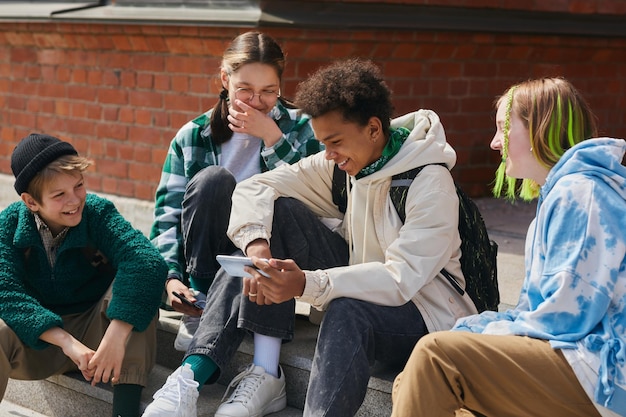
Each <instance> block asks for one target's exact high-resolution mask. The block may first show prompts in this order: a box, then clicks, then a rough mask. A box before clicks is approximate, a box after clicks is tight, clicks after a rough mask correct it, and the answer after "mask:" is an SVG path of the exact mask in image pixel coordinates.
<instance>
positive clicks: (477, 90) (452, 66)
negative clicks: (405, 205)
mask: <svg viewBox="0 0 626 417" xmlns="http://www.w3.org/2000/svg"><path fill="white" fill-rule="evenodd" d="M494 1H495V0H494ZM484 2H485V3H489V2H488V1H487V0H485V1H484ZM492 2H493V1H492ZM433 3H434V2H433ZM457 3H459V4H463V3H466V2H465V1H462V0H458V1H457ZM470 3H471V2H470ZM497 3H501V2H497ZM539 3H543V2H538V4H539ZM546 3H552V2H546ZM554 3H563V2H554ZM570 3H572V4H574V3H577V2H570ZM602 3H604V2H594V4H596V5H597V7H599V5H600V4H602ZM613 3H614V2H613ZM245 30H247V29H243V28H212V27H193V26H157V25H135V24H73V23H2V25H0V172H1V173H5V174H10V173H11V170H10V154H11V151H12V149H13V147H14V146H15V144H16V142H17V141H18V140H19V139H20V138H22V137H23V136H25V135H27V134H28V133H30V132H32V131H43V132H47V133H50V134H53V135H57V136H59V137H61V138H64V139H66V140H69V141H70V142H72V143H73V144H74V145H75V146H76V147H77V148H78V150H79V151H80V152H81V153H83V154H86V155H87V156H89V157H91V158H92V159H94V160H95V162H96V167H95V169H94V170H93V171H92V173H90V174H89V178H88V179H89V183H88V186H89V187H90V189H92V190H94V191H101V192H106V193H111V194H117V195H122V196H127V197H134V198H139V199H143V200H152V199H153V195H154V190H155V187H156V185H157V183H158V180H159V176H160V170H161V165H162V162H163V159H164V157H165V154H166V150H167V147H168V144H169V142H170V140H171V138H172V136H173V135H174V133H175V132H176V130H177V129H178V128H179V127H180V126H182V124H184V123H185V122H186V121H188V120H189V119H191V118H193V117H195V116H196V115H198V114H200V113H201V112H203V111H205V110H207V109H209V108H210V107H212V105H213V103H214V102H215V98H216V96H215V94H216V92H217V91H218V90H217V79H216V77H215V74H216V73H217V69H218V67H219V62H220V57H221V53H222V51H223V49H224V47H225V45H226V43H227V42H228V41H229V40H230V39H232V38H233V37H234V36H236V35H237V34H238V33H240V32H242V31H245ZM266 32H268V33H269V34H271V35H272V36H274V37H275V38H277V40H278V41H279V42H280V43H281V44H282V45H283V47H284V49H285V51H286V53H287V59H288V65H287V70H286V72H285V76H284V87H283V91H284V93H285V95H286V96H290V97H293V94H294V91H295V87H296V85H297V83H298V82H299V81H300V80H301V79H303V78H304V77H306V76H307V74H309V73H311V72H312V71H313V70H315V69H316V68H318V67H319V66H321V65H325V64H327V63H329V62H330V61H332V60H335V59H340V58H344V57H348V56H359V57H366V58H371V59H373V60H374V61H375V62H377V63H378V64H379V65H381V67H382V68H383V71H384V73H385V76H386V78H387V80H388V81H389V85H390V86H391V88H392V90H393V91H394V97H395V105H396V109H397V113H398V114H400V113H404V112H408V111H412V110H415V109H418V108H430V109H433V110H435V111H436V112H437V113H438V114H439V115H440V116H441V119H442V122H443V124H444V127H445V128H446V132H447V135H448V140H449V141H450V142H451V143H452V144H453V146H454V147H455V149H456V150H457V152H458V156H459V158H458V165H457V167H456V168H455V169H454V171H453V173H454V175H455V177H456V178H457V180H458V181H459V182H460V183H461V184H462V185H463V186H464V187H465V188H466V189H467V191H468V192H469V193H470V194H471V195H474V196H478V195H486V194H487V193H488V183H489V182H490V181H491V179H492V173H493V170H494V169H495V167H496V165H497V161H498V156H497V155H496V154H495V153H494V152H493V151H491V150H490V149H489V147H488V144H489V141H490V140H491V137H492V135H493V131H494V127H493V109H492V103H493V100H494V98H495V96H496V95H497V94H499V93H501V92H502V91H503V90H504V89H505V87H507V86H508V85H510V84H511V83H514V82H518V81H520V80H524V79H526V78H529V77H538V76H544V75H548V76H555V75H562V76H565V77H567V78H569V79H570V80H571V81H573V82H574V84H575V85H576V86H577V87H578V88H579V89H580V90H581V91H582V92H583V93H584V94H585V96H586V97H587V98H588V99H589V101H590V102H591V104H592V107H593V108H594V110H595V112H596V114H597V115H598V118H599V124H600V126H601V129H602V133H603V134H606V135H612V136H619V137H626V118H625V111H624V108H625V107H626V52H625V51H626V39H624V38H613V39H605V38H599V37H595V38H594V37H588V38H584V37H574V36H570V37H568V36H553V35H550V36H531V35H508V34H489V33H462V32H458V33H455V32H447V33H446V32H438V31H383V30H372V31H341V30H300V29H267V30H266Z"/></svg>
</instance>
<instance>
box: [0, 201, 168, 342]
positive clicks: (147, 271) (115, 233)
mask: <svg viewBox="0 0 626 417" xmlns="http://www.w3.org/2000/svg"><path fill="white" fill-rule="evenodd" d="M89 247H90V248H97V249H98V250H100V251H101V252H102V253H103V254H104V256H105V257H106V258H107V259H108V261H109V263H110V264H111V265H112V266H113V267H114V268H115V269H116V272H115V275H113V274H111V273H105V271H104V270H103V269H102V268H97V267H94V266H92V265H91V263H90V262H89V260H88V258H87V257H86V255H85V250H84V248H89ZM166 277H167V266H166V264H165V261H164V260H163V258H162V256H161V255H160V254H159V252H158V250H157V249H156V248H154V247H153V246H152V244H151V243H150V241H149V240H148V239H147V238H146V237H145V236H144V235H143V234H142V233H141V232H140V231H138V230H136V229H134V228H133V227H132V226H131V224H130V223H129V222H128V221H126V220H125V219H124V218H123V217H122V215H121V214H120V213H119V212H118V211H117V209H116V208H115V206H114V205H113V203H111V202H110V201H108V200H106V199H104V198H101V197H98V196H96V195H94V194H88V195H87V198H86V202H85V208H84V210H83V217H82V220H81V222H80V223H79V224H78V225H77V226H75V227H72V228H71V229H70V230H69V231H68V233H67V235H66V237H65V240H64V241H63V243H62V244H61V247H60V248H59V249H58V253H57V258H56V263H55V265H54V268H51V267H50V262H49V261H48V258H47V256H46V251H45V249H44V246H43V243H42V241H41V236H40V235H39V232H38V230H37V225H36V223H35V218H34V216H33V214H32V213H31V212H30V211H29V210H28V208H27V207H26V205H25V204H24V203H23V202H21V201H19V202H16V203H13V204H11V205H10V206H9V207H7V208H6V209H5V210H3V211H2V212H1V213H0V319H2V320H4V322H5V323H6V324H7V325H8V326H9V327H10V328H11V329H12V330H13V331H14V332H15V333H16V334H17V335H18V337H19V338H20V339H21V340H22V341H23V342H24V343H25V344H26V345H27V346H30V347H33V348H35V349H43V348H45V347H46V346H48V344H47V343H45V342H43V341H41V340H39V337H40V336H41V334H42V333H43V332H45V331H46V330H48V329H50V328H52V327H57V326H58V327H63V321H62V319H61V316H62V315H66V314H73V313H82V312H84V311H86V310H88V309H89V308H90V307H92V306H93V305H94V304H96V303H97V302H98V301H99V300H100V299H101V298H102V296H103V295H104V294H105V293H106V291H107V289H108V288H109V287H110V286H111V283H112V282H113V297H112V299H111V302H110V304H109V305H108V307H107V310H106V313H107V316H108V317H109V319H111V320H113V319H117V320H122V321H124V322H126V323H130V324H132V325H133V327H134V330H136V331H143V330H145V329H146V327H147V326H148V324H149V323H150V321H151V320H152V319H153V317H154V315H155V314H156V313H157V310H158V307H159V304H160V302H161V294H162V292H163V285H164V282H165V278H166Z"/></svg>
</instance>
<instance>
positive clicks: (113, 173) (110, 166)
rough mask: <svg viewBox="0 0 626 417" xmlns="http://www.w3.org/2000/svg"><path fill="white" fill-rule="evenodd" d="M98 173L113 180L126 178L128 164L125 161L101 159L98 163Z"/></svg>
mask: <svg viewBox="0 0 626 417" xmlns="http://www.w3.org/2000/svg"><path fill="white" fill-rule="evenodd" d="M97 168H98V172H100V173H101V174H104V175H105V176H110V177H113V178H128V163H127V162H125V161H119V160H112V159H108V158H107V159H103V160H100V161H98V164H97Z"/></svg>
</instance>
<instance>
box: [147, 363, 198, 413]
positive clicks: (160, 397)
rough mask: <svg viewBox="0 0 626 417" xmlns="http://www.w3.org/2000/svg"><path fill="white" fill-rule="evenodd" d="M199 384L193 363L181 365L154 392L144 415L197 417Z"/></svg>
mask: <svg viewBox="0 0 626 417" xmlns="http://www.w3.org/2000/svg"><path fill="white" fill-rule="evenodd" d="M198 385H199V384H198V382H197V381H194V379H193V371H192V370H191V365H189V364H188V363H187V364H185V365H184V366H179V367H178V369H176V370H175V371H174V372H173V373H172V374H171V375H170V376H168V377H167V381H165V384H164V385H163V387H162V388H161V389H160V390H158V391H157V392H155V393H154V395H153V396H152V398H154V401H152V403H151V404H150V405H148V407H146V410H145V411H144V412H143V414H142V417H197V416H198V411H197V402H198V396H199V395H200V394H199V393H198Z"/></svg>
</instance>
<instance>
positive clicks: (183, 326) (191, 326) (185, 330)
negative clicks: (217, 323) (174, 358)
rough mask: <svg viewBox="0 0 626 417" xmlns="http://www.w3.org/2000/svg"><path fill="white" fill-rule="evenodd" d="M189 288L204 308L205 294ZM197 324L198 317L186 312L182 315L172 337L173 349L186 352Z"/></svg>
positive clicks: (198, 323)
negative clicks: (176, 331) (174, 336)
mask: <svg viewBox="0 0 626 417" xmlns="http://www.w3.org/2000/svg"><path fill="white" fill-rule="evenodd" d="M190 290H191V292H192V293H194V297H196V300H198V301H197V303H198V304H199V305H201V306H202V308H204V306H205V305H206V295H204V294H203V293H201V292H200V291H196V290H194V289H193V288H191V289H190ZM199 325H200V317H192V316H188V315H187V314H185V315H183V318H182V320H181V321H180V326H178V334H177V335H176V339H174V349H176V350H178V351H180V352H187V348H189V345H190V344H191V339H192V338H193V335H194V334H196V330H198V326H199Z"/></svg>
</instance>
